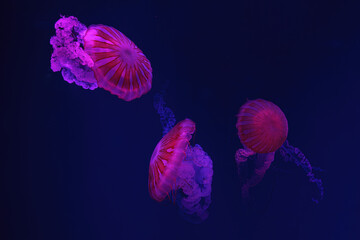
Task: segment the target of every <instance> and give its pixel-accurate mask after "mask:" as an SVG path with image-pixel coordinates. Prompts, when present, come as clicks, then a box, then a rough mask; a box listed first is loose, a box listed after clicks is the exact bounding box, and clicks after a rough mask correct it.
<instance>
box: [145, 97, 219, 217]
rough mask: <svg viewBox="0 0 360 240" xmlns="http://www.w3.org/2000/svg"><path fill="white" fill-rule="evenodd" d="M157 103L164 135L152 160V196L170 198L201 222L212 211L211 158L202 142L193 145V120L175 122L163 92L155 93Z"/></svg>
mask: <svg viewBox="0 0 360 240" xmlns="http://www.w3.org/2000/svg"><path fill="white" fill-rule="evenodd" d="M154 105H155V107H156V109H157V110H158V112H159V114H160V116H161V120H162V125H163V127H164V129H163V133H164V136H163V138H162V139H161V140H160V142H159V143H158V144H157V145H156V147H155V150H154V152H153V154H152V156H151V160H150V165H149V193H150V197H151V198H152V199H154V200H156V201H158V202H161V201H163V200H164V199H166V198H169V199H171V200H172V201H173V202H174V203H175V202H176V204H177V206H178V209H179V212H180V215H181V216H183V217H184V218H185V219H186V220H188V221H189V222H192V223H201V222H202V221H204V220H205V219H207V217H208V215H209V213H208V208H209V206H210V203H211V184H212V176H213V165H212V160H211V158H210V157H209V155H208V154H207V153H206V152H205V151H204V150H203V149H202V147H201V146H200V145H198V144H196V145H195V146H191V145H190V143H189V142H190V140H191V138H192V134H193V133H194V132H195V123H194V122H193V121H192V120H190V119H185V120H183V121H181V122H179V123H177V124H176V125H175V126H172V125H173V124H174V122H175V117H174V114H173V112H172V111H171V109H170V108H168V107H166V106H165V102H164V101H163V98H162V96H161V95H157V96H156V97H155V104H154ZM165 122H167V124H165ZM171 126H172V127H171ZM170 127H171V128H170ZM169 128H170V129H169Z"/></svg>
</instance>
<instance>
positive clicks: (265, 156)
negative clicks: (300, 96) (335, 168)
mask: <svg viewBox="0 0 360 240" xmlns="http://www.w3.org/2000/svg"><path fill="white" fill-rule="evenodd" d="M236 128H237V129H238V135H239V138H240V141H241V143H242V144H243V146H244V149H239V150H238V151H237V152H236V156H235V158H236V163H237V165H238V167H239V170H240V168H241V167H243V166H244V163H245V162H246V161H248V159H249V158H250V157H252V156H254V157H255V159H254V161H255V170H254V174H253V176H251V177H250V178H248V179H246V181H245V182H244V184H243V185H242V195H243V197H244V198H245V199H246V198H247V197H248V196H249V189H250V188H251V187H254V186H256V185H257V184H258V183H259V182H260V181H261V180H262V178H263V177H264V175H265V173H266V171H267V169H269V167H270V165H271V163H272V162H273V161H274V156H275V151H276V150H278V149H280V154H281V156H282V157H283V158H284V159H285V160H286V161H292V162H295V164H296V165H298V166H301V167H302V168H303V169H304V170H305V172H306V174H307V176H308V177H309V180H310V182H313V183H315V184H316V185H317V187H318V189H319V191H320V198H319V199H322V198H323V192H324V189H323V186H322V181H321V180H320V179H317V178H315V176H314V174H313V172H312V167H311V165H310V162H309V160H308V159H307V158H306V157H305V156H304V154H302V152H301V151H300V150H299V149H298V148H294V147H292V146H291V145H290V144H289V143H288V141H287V140H286V138H287V134H288V123H287V119H286V117H285V115H284V113H283V112H282V111H281V109H280V108H279V107H278V106H276V105H275V104H273V103H272V102H269V101H265V100H263V99H256V100H251V101H247V102H246V103H245V104H244V105H242V106H241V108H240V111H239V114H238V115H237V123H236ZM319 199H313V201H314V202H316V203H317V202H318V201H319Z"/></svg>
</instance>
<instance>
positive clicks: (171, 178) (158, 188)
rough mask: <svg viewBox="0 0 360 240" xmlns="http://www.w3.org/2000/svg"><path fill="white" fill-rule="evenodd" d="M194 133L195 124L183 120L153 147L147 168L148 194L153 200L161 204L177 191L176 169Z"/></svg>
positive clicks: (183, 157)
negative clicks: (172, 192) (171, 193)
mask: <svg viewBox="0 0 360 240" xmlns="http://www.w3.org/2000/svg"><path fill="white" fill-rule="evenodd" d="M194 132H195V123H194V122H193V121H191V120H190V119H185V120H183V121H181V122H179V123H178V124H176V125H175V126H174V127H173V128H172V129H171V130H170V131H169V132H168V133H167V134H166V135H165V136H164V137H163V138H162V139H161V140H160V142H159V143H158V144H157V146H156V147H155V150H154V152H153V154H152V156H151V160H150V166H149V193H150V196H151V198H153V199H154V200H156V201H158V202H161V201H163V200H164V199H165V198H166V197H167V196H169V193H170V192H171V191H172V190H176V189H177V187H176V186H175V185H176V178H177V174H178V173H177V172H178V168H179V166H180V165H181V163H182V161H183V160H184V159H185V156H186V150H187V148H188V146H189V141H190V139H191V137H192V134H193V133H194Z"/></svg>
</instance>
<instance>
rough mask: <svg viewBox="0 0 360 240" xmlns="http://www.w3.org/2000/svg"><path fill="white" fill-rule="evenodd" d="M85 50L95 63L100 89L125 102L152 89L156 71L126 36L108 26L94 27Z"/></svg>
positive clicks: (89, 32)
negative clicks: (153, 70)
mask: <svg viewBox="0 0 360 240" xmlns="http://www.w3.org/2000/svg"><path fill="white" fill-rule="evenodd" d="M84 49H85V52H86V53H87V54H89V55H90V56H91V58H92V59H93V60H94V67H93V68H92V69H93V71H94V73H95V78H96V79H97V82H98V85H99V87H102V88H104V89H105V90H107V91H109V92H111V93H112V94H114V95H116V96H118V97H119V98H121V99H124V100H125V101H131V100H133V99H135V98H139V97H140V96H142V95H143V94H145V93H147V92H148V91H149V90H150V89H151V81H152V68H151V65H150V61H149V60H148V59H147V58H146V57H145V55H144V53H143V52H142V51H141V50H140V49H139V48H138V47H137V46H136V45H135V44H134V43H133V42H132V41H131V40H130V39H129V38H127V37H126V36H125V35H124V34H123V33H121V32H120V31H118V30H117V29H115V28H113V27H109V26H105V25H93V26H90V27H89V28H88V30H87V32H86V34H85V36H84Z"/></svg>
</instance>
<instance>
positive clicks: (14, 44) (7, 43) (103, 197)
mask: <svg viewBox="0 0 360 240" xmlns="http://www.w3.org/2000/svg"><path fill="white" fill-rule="evenodd" d="M3 11H4V14H2V15H1V25H2V28H1V39H2V42H3V43H2V48H1V49H2V50H1V52H2V54H1V55H2V57H1V58H2V60H1V63H2V64H1V73H2V74H1V99H0V100H1V121H0V131H1V136H2V138H3V141H2V143H1V152H0V157H1V160H0V171H1V180H2V183H3V184H2V186H3V187H2V188H1V193H0V198H1V202H2V203H1V212H0V218H1V223H0V224H1V232H0V233H1V236H0V239H9V240H10V239H14V240H27V239H29V240H30V239H31V240H32V239H38V240H68V239H69V240H70V239H74V240H79V239H86V240H92V239H96V240H100V239H106V240H112V239H292V240H293V239H360V238H359V237H360V230H359V223H360V220H359V217H360V207H359V204H360V194H359V182H360V181H359V176H358V175H359V171H358V169H359V167H360V162H359V160H360V159H359V155H358V149H359V134H358V133H359V115H360V108H359V103H360V101H359V100H360V97H359V89H360V88H359V87H360V84H359V79H360V68H359V66H360V57H359V56H360V28H359V23H360V14H359V12H360V2H359V1H344V0H339V1H332V0H326V1H325V0H324V1H316V0H305V1H304V0H292V1H289V0H273V1H265V0H246V1H240V0H239V1H226V0H223V1H210V0H209V1H203V2H200V1H190V0H185V1H184V0H182V1H166V0H158V1H150V0H149V1H146V0H141V1H140V0H127V1H120V0H117V1H107V0H101V1H94V0H89V1H82V2H80V1H75V0H72V1H54V2H51V1H48V2H40V1H29V2H27V3H26V2H20V1H13V2H8V3H6V4H5V6H4V8H3ZM60 14H65V15H73V16H76V17H78V19H79V20H80V21H81V22H83V23H84V24H86V25H90V24H98V23H101V24H107V25H111V26H114V27H116V28H117V29H119V30H120V31H122V32H123V33H124V34H125V35H127V36H128V37H129V38H130V39H132V40H133V41H134V42H135V43H136V44H137V45H138V46H139V47H140V48H141V49H142V50H143V52H144V53H145V55H146V56H147V57H148V59H149V60H150V61H151V64H152V67H153V75H154V78H153V88H152V90H151V91H150V92H149V93H148V94H146V95H144V96H143V97H141V98H140V99H137V100H134V101H132V102H124V101H122V100H120V99H118V98H117V97H115V96H113V95H111V94H110V93H108V92H106V91H104V90H101V89H97V90H95V91H88V90H84V89H82V88H81V87H78V86H76V85H74V84H72V85H70V84H68V83H66V82H65V81H63V80H62V77H61V74H60V73H53V72H52V71H51V69H50V56H51V52H52V49H51V46H50V44H49V39H50V37H51V36H52V35H54V33H55V30H54V23H55V22H56V21H57V19H58V18H59V15H60ZM166 83H168V88H167V90H166V96H165V100H166V101H167V103H168V106H169V107H171V108H172V109H173V111H174V112H175V114H176V117H177V119H178V120H182V119H184V118H186V117H187V118H191V119H192V120H194V121H195V122H196V124H197V131H196V135H195V141H194V142H195V143H198V144H200V145H201V146H202V147H203V148H204V150H205V151H207V152H208V154H209V155H210V156H211V157H212V159H213V162H214V178H213V191H212V200H213V201H212V205H211V207H210V216H209V218H208V219H207V220H206V221H205V222H204V223H202V224H200V225H193V224H190V223H188V222H186V221H184V220H183V219H182V218H181V217H180V216H179V215H178V213H177V210H176V207H175V206H173V205H172V204H171V203H169V202H164V203H160V204H159V203H157V202H155V201H153V200H152V199H151V198H150V197H149V194H148V189H147V179H148V164H149V159H150V156H151V154H152V151H153V149H154V147H155V145H156V143H157V142H158V141H159V139H160V138H161V133H162V129H161V125H160V121H159V116H158V115H157V113H156V112H155V110H154V108H153V96H154V94H155V93H157V92H159V91H160V90H162V89H163V87H164V85H165V84H166ZM247 98H248V99H255V98H264V99H267V100H270V101H273V102H274V103H276V104H277V105H279V106H280V107H281V108H282V109H283V111H284V112H285V114H286V116H287V119H288V122H289V135H288V139H289V141H290V143H292V144H293V145H295V146H297V147H299V148H300V149H301V150H302V151H303V152H304V153H305V154H306V156H307V157H308V158H309V159H310V161H311V163H312V164H313V165H314V166H317V167H320V168H322V169H324V171H323V172H320V173H317V174H318V176H320V177H321V178H322V179H323V182H324V187H325V197H324V200H323V201H322V202H320V204H318V205H315V204H314V203H313V202H312V201H311V197H312V196H313V194H316V192H315V190H316V189H314V187H313V186H312V185H311V184H310V183H309V182H308V179H307V178H306V176H305V174H304V172H303V171H302V170H301V169H300V168H297V167H296V166H294V165H293V164H291V163H285V162H284V161H282V159H281V158H280V157H279V156H278V155H277V156H276V159H275V162H274V163H273V165H272V166H271V168H270V169H269V171H268V172H267V173H266V176H265V178H264V179H263V181H262V182H261V184H259V185H258V186H257V187H256V188H254V191H253V196H254V198H255V200H254V202H253V204H252V205H251V206H245V205H244V204H243V203H242V200H241V196H240V185H239V179H238V176H237V172H236V166H235V162H234V154H235V151H236V150H237V149H238V148H239V147H241V145H240V141H239V139H238V136H237V131H236V128H235V122H236V117H235V115H236V113H237V111H238V109H239V107H240V106H241V105H242V104H243V103H244V102H245V101H246V99H247Z"/></svg>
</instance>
